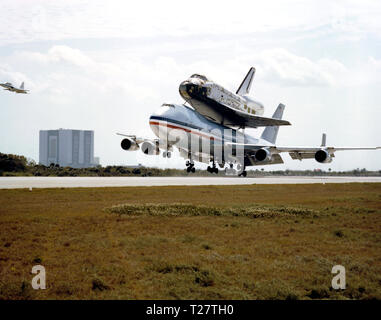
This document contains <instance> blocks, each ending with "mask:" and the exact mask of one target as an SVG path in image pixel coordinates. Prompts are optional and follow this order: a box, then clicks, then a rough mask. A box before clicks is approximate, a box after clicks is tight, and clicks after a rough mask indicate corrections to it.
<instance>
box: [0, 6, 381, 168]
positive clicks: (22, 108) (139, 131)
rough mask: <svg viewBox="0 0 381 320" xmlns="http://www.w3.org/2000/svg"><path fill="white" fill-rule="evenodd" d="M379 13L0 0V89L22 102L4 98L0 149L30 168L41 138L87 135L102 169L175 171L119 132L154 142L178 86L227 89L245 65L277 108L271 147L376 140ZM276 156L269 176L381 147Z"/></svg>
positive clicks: (345, 162) (379, 138)
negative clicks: (192, 82)
mask: <svg viewBox="0 0 381 320" xmlns="http://www.w3.org/2000/svg"><path fill="white" fill-rule="evenodd" d="M380 16H381V3H380V1H308V0H307V1H306V0H303V1H299V0H292V1H271V0H268V1H252V0H251V1H234V3H233V2H231V1H198V0H192V2H191V3H190V2H185V1H183V2H179V1H138V2H136V1H134V2H130V1H113V0H110V1H98V0H91V1H80V0H65V1H61V0H55V1H48V0H33V1H28V0H25V1H21V0H12V1H8V0H2V1H1V2H0V82H1V83H3V82H12V83H13V84H15V85H17V86H19V85H20V84H21V82H22V81H24V82H25V87H26V89H29V90H30V94H29V95H21V94H14V93H11V92H8V91H2V90H0V152H2V153H12V154H19V155H25V156H27V157H29V158H32V159H34V160H36V161H38V148H39V146H38V143H39V130H47V129H58V128H66V129H83V130H94V131H95V156H99V157H100V162H101V164H102V165H120V164H123V165H135V164H137V163H141V164H143V165H147V166H157V167H169V168H183V167H184V161H185V160H184V159H181V158H179V157H178V155H177V154H176V153H175V155H174V156H173V157H172V158H171V159H163V158H161V157H155V156H147V155H144V154H143V153H142V152H141V151H135V152H126V151H124V150H122V149H121V148H120V140H121V138H120V137H119V136H117V135H116V132H122V133H126V134H136V135H138V136H142V137H147V138H154V135H153V133H152V132H151V130H150V128H149V124H148V119H149V116H150V115H151V114H152V113H153V112H154V111H155V110H157V109H158V108H160V105H161V104H162V103H164V102H173V103H183V102H184V101H183V100H182V98H181V97H180V95H179V93H178V87H179V84H180V82H181V81H183V80H185V79H187V78H188V77H189V76H190V75H191V74H194V73H198V74H204V75H206V76H207V77H208V78H211V79H213V80H214V81H215V82H217V83H219V84H221V85H222V86H224V87H225V88H226V89H229V90H232V91H235V90H236V89H237V88H238V86H239V84H240V83H241V81H242V79H243V78H244V76H245V75H246V73H247V71H248V70H249V68H250V67H251V66H254V67H255V68H256V74H255V78H254V81H253V85H252V88H251V92H250V95H251V96H252V97H253V98H254V99H256V100H258V101H261V102H262V103H263V104H264V105H265V114H264V115H265V116H271V115H272V113H273V112H274V110H275V108H276V107H277V105H278V104H279V103H280V102H281V103H283V104H285V105H286V110H285V113H284V119H286V120H288V121H290V122H291V123H292V126H288V127H282V128H280V130H279V135H278V140H277V144H278V145H281V146H318V145H320V142H321V134H322V133H323V132H325V133H326V134H327V144H328V145H331V146H336V147H345V146H381V125H380V124H379V123H380V120H379V119H381V76H380V75H381V41H380V40H381V19H379V17H380ZM262 130H263V129H247V130H246V133H249V134H252V135H254V136H258V135H260V134H261V132H262ZM283 159H284V162H285V163H284V164H282V165H273V166H267V167H265V169H266V170H278V169H318V168H320V169H324V170H327V169H328V168H332V170H352V169H355V168H366V169H368V170H381V151H380V150H378V151H357V152H356V151H354V152H352V151H347V152H341V153H340V152H337V153H336V157H335V159H334V161H333V162H332V163H330V164H319V163H317V162H316V161H314V160H305V161H303V162H300V161H295V160H291V158H290V157H289V155H288V154H285V155H284V156H283ZM198 167H202V166H200V165H199V166H198ZM258 168H259V169H260V168H262V167H258Z"/></svg>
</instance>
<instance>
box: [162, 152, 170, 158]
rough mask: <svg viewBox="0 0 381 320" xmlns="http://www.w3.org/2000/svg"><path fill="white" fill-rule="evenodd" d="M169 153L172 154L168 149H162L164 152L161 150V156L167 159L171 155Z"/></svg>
mask: <svg viewBox="0 0 381 320" xmlns="http://www.w3.org/2000/svg"><path fill="white" fill-rule="evenodd" d="M171 155H172V154H171V152H170V151H164V152H163V158H168V159H169V158H170V157H171Z"/></svg>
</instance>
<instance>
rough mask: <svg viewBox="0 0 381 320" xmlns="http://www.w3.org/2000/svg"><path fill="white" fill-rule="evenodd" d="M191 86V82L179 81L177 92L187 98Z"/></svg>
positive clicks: (188, 97)
mask: <svg viewBox="0 0 381 320" xmlns="http://www.w3.org/2000/svg"><path fill="white" fill-rule="evenodd" d="M192 86H193V84H192V83H190V82H189V81H183V82H181V84H180V86H179V92H180V95H181V96H182V97H183V99H185V100H189V99H190V98H191V96H190V93H191V91H192V90H191V87H192Z"/></svg>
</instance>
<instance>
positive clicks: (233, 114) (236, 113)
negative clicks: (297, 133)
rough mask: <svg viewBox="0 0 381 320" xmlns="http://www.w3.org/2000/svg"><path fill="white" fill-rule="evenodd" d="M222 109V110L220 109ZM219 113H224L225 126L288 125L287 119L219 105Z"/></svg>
mask: <svg viewBox="0 0 381 320" xmlns="http://www.w3.org/2000/svg"><path fill="white" fill-rule="evenodd" d="M221 109H223V110H221ZM220 110H221V113H222V114H224V116H225V117H226V120H225V121H223V124H224V125H226V126H241V127H252V128H256V127H271V126H289V125H291V123H290V122H288V121H287V120H281V119H274V118H267V117H262V116H256V115H253V114H248V113H246V112H242V111H240V110H237V109H233V108H230V107H227V106H223V105H220Z"/></svg>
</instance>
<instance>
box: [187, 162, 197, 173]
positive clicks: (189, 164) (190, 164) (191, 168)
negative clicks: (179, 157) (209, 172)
mask: <svg viewBox="0 0 381 320" xmlns="http://www.w3.org/2000/svg"><path fill="white" fill-rule="evenodd" d="M185 166H186V167H187V172H188V173H189V172H192V173H195V172H196V169H195V167H194V163H193V161H192V160H191V161H189V160H188V161H187V162H186V163H185Z"/></svg>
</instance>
